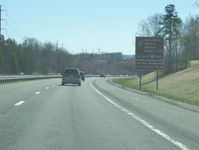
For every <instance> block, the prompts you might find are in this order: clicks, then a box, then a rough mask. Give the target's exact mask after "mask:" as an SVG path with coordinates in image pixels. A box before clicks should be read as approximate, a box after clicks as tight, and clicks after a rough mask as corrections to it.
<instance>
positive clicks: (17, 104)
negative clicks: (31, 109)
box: [15, 101, 25, 106]
mask: <svg viewBox="0 0 199 150" xmlns="http://www.w3.org/2000/svg"><path fill="white" fill-rule="evenodd" d="M23 103H25V101H19V102H18V103H16V104H15V106H20V105H22V104H23Z"/></svg>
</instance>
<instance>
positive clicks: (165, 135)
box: [89, 82, 189, 150]
mask: <svg viewBox="0 0 199 150" xmlns="http://www.w3.org/2000/svg"><path fill="white" fill-rule="evenodd" d="M89 84H90V86H91V88H92V89H93V90H94V91H96V92H97V93H98V94H99V95H101V96H102V97H103V98H104V99H106V100H107V101H108V102H110V103H111V104H113V105H114V106H115V107H117V108H119V109H120V110H121V111H123V112H124V113H126V114H127V115H129V116H130V117H132V118H134V119H136V120H137V121H138V122H140V123H141V124H143V125H144V126H146V127H147V128H149V129H151V130H152V131H153V132H155V133H156V134H158V135H160V136H161V137H163V138H165V139H166V140H168V141H169V142H171V143H173V144H174V145H175V146H177V147H178V148H180V149H181V150H189V149H188V148H187V146H185V145H184V144H182V143H181V142H178V141H176V140H175V139H173V138H171V137H170V136H169V135H167V134H165V133H164V132H162V131H161V130H159V129H157V128H155V127H154V126H152V125H151V124H150V123H148V122H146V121H145V120H143V119H141V118H140V117H138V116H137V115H135V114H133V113H132V112H130V111H129V110H127V109H125V108H123V107H122V106H120V105H118V104H117V103H115V102H114V101H112V100H111V99H109V98H108V97H106V96H105V95H103V94H102V93H101V92H99V91H98V90H97V89H95V88H94V87H93V85H92V83H91V82H89Z"/></svg>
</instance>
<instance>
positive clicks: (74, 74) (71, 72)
mask: <svg viewBox="0 0 199 150" xmlns="http://www.w3.org/2000/svg"><path fill="white" fill-rule="evenodd" d="M68 83H69V84H78V85H79V86H81V76H80V71H79V69H77V68H66V69H65V70H64V72H63V77H62V85H64V84H68Z"/></svg>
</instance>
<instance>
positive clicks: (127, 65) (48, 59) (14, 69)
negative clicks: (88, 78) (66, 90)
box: [0, 36, 134, 75]
mask: <svg viewBox="0 0 199 150" xmlns="http://www.w3.org/2000/svg"><path fill="white" fill-rule="evenodd" d="M101 56H102V55H101V54H93V53H91V54H87V53H81V54H75V55H72V54H70V53H69V52H68V51H67V50H66V49H64V48H59V47H57V45H56V44H52V43H51V42H45V43H42V42H40V41H38V40H37V39H35V38H26V39H25V40H24V41H23V43H22V44H18V43H17V42H16V41H15V40H14V39H10V38H8V39H4V36H1V38H0V74H19V73H21V72H23V73H24V74H60V73H62V72H63V70H64V69H65V68H79V69H80V70H83V71H84V72H85V73H86V74H100V73H102V72H104V73H107V74H123V75H124V74H125V75H126V74H133V73H134V68H133V66H134V62H133V61H132V60H120V61H116V62H112V61H111V60H101Z"/></svg>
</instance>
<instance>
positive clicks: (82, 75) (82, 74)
mask: <svg viewBox="0 0 199 150" xmlns="http://www.w3.org/2000/svg"><path fill="white" fill-rule="evenodd" d="M80 76H81V79H82V80H83V81H85V76H84V71H80Z"/></svg>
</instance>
